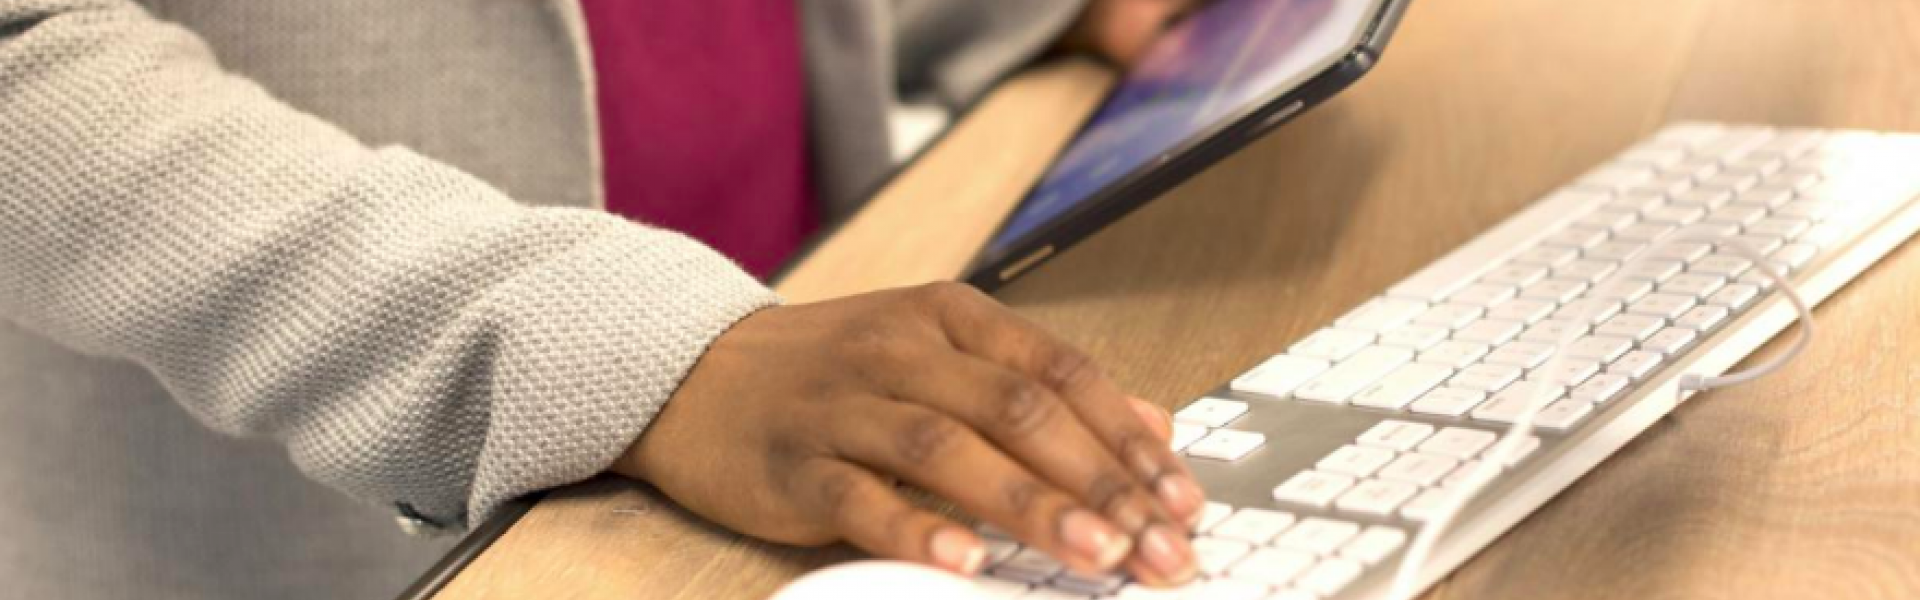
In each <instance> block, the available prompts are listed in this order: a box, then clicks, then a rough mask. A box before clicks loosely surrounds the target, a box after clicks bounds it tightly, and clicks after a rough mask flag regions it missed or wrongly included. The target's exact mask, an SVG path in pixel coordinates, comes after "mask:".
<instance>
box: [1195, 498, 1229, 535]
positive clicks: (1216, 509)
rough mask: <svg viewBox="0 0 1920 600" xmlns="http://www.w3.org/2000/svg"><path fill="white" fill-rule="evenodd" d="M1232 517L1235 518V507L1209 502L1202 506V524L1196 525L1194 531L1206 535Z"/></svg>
mask: <svg viewBox="0 0 1920 600" xmlns="http://www.w3.org/2000/svg"><path fill="white" fill-rule="evenodd" d="M1231 516H1233V507H1231V506H1227V505H1225V504H1222V503H1219V502H1212V501H1208V502H1207V503H1206V504H1203V505H1201V507H1200V522H1199V523H1196V524H1194V526H1193V530H1194V531H1195V532H1198V533H1206V532H1208V531H1211V530H1212V529H1213V528H1214V526H1216V525H1219V524H1220V522H1221V521H1225V520H1227V517H1231Z"/></svg>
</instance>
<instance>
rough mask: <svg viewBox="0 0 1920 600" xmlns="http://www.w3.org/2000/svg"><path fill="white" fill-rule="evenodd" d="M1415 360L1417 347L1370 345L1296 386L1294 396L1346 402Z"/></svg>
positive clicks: (1302, 398) (1322, 400) (1316, 400)
mask: <svg viewBox="0 0 1920 600" xmlns="http://www.w3.org/2000/svg"><path fill="white" fill-rule="evenodd" d="M1412 361H1413V351H1412V350H1408V349H1406V348H1393V347H1387V346H1374V347H1371V348H1367V349H1365V350H1361V351H1359V352H1357V353H1355V354H1354V355H1353V356H1352V357H1351V358H1348V359H1347V360H1345V361H1342V362H1341V363H1340V364H1338V365H1335V366H1334V367H1333V368H1332V369H1328V370H1327V372H1325V373H1321V374H1320V376H1319V377H1315V378H1314V379H1313V381H1309V382H1307V383H1306V384H1305V385H1302V386H1300V387H1299V388H1297V389H1295V390H1294V391H1293V396H1294V397H1295V398H1299V399H1301V400H1312V401H1315V402H1334V403H1340V402H1346V401H1347V399H1348V398H1351V397H1353V395H1354V394H1357V393H1360V391H1361V390H1364V389H1366V388H1367V387H1368V386H1371V385H1373V382H1375V381H1377V380H1379V379H1380V378H1381V377H1384V376H1386V374H1387V373H1391V372H1393V370H1394V369H1397V368H1399V367H1400V365H1404V364H1407V363H1409V362H1412Z"/></svg>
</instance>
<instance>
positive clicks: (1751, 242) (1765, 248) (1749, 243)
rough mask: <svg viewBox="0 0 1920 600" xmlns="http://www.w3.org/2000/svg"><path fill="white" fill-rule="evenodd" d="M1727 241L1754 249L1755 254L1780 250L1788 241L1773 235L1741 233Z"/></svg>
mask: <svg viewBox="0 0 1920 600" xmlns="http://www.w3.org/2000/svg"><path fill="white" fill-rule="evenodd" d="M1726 241H1727V242H1729V243H1734V244H1739V245H1741V246H1744V247H1745V248H1746V249H1748V250H1752V251H1753V253H1754V254H1759V255H1765V254H1767V253H1768V252H1772V251H1774V250H1778V249H1780V246H1782V245H1785V244H1786V243H1787V241H1786V240H1784V239H1780V237H1778V236H1771V235H1740V236H1734V237H1732V238H1728V239H1727V240H1726Z"/></svg>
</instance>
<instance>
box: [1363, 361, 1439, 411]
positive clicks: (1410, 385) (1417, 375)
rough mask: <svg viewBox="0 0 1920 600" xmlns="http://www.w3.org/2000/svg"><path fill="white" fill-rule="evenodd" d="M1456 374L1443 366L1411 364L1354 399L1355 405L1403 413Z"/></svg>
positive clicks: (1389, 375)
mask: <svg viewBox="0 0 1920 600" xmlns="http://www.w3.org/2000/svg"><path fill="white" fill-rule="evenodd" d="M1452 375H1453V369H1449V368H1446V367H1442V366H1439V365H1430V364H1425V363H1412V364H1408V365H1405V366H1402V367H1400V368H1399V369H1397V370H1395V371H1394V372H1392V373H1389V374H1387V376H1386V377H1383V378H1381V379H1380V383H1378V384H1375V385H1374V386H1373V387H1371V388H1368V389H1367V390H1366V391H1364V392H1360V394H1359V395H1357V396H1354V397H1353V404H1354V405H1355V406H1365V407H1368V408H1383V409H1387V410H1400V409H1402V408H1405V407H1406V406H1407V404H1409V403H1412V402H1413V401H1414V399H1416V398H1419V397H1420V395H1421V394H1425V393H1427V390H1431V389H1433V388H1434V386H1437V385H1440V382H1442V381H1446V380H1447V377H1450V376H1452Z"/></svg>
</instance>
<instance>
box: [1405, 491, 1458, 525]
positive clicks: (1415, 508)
mask: <svg viewBox="0 0 1920 600" xmlns="http://www.w3.org/2000/svg"><path fill="white" fill-rule="evenodd" d="M1460 489H1461V488H1457V487H1455V488H1439V489H1430V490H1426V491H1423V492H1420V495H1418V496H1414V497H1413V499H1412V500H1409V501H1407V503H1406V505H1404V506H1401V507H1400V516H1402V517H1406V518H1407V520H1410V521H1427V520H1430V519H1432V518H1433V517H1435V516H1437V515H1438V514H1439V513H1440V508H1441V507H1442V506H1445V505H1446V502H1447V501H1448V500H1450V499H1451V497H1452V496H1453V494H1454V493H1455V492H1456V491H1458V490H1460Z"/></svg>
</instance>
